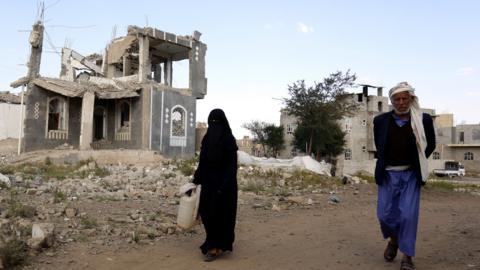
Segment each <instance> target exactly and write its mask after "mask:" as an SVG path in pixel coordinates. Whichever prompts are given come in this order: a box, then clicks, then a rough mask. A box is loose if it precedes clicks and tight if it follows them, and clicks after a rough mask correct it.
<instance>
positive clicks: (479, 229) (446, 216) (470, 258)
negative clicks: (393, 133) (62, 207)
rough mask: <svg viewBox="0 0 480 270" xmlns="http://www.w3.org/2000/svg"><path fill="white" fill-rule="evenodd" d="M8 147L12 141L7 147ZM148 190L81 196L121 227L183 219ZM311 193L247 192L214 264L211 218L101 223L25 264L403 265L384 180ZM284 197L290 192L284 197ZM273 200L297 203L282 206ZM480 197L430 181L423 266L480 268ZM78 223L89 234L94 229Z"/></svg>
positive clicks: (88, 207) (421, 239)
mask: <svg viewBox="0 0 480 270" xmlns="http://www.w3.org/2000/svg"><path fill="white" fill-rule="evenodd" d="M8 145H10V146H11V147H9V148H8V149H7V146H8ZM12 145H13V143H12V142H9V143H5V144H3V145H2V144H0V150H3V154H2V155H3V157H5V160H7V161H8V159H10V158H12V153H14V152H15V151H16V148H15V147H13V146H12ZM0 152H2V151H0ZM5 153H7V154H5ZM119 177H132V176H131V175H130V176H128V175H127V176H122V175H120V176H119ZM133 179H134V181H141V179H143V178H140V179H137V178H135V177H134V178H133ZM477 180H478V179H474V181H477ZM64 181H66V180H64ZM85 181H86V180H85ZM92 181H93V182H95V181H97V180H95V178H94V179H92ZM98 181H100V180H98ZM101 181H105V180H101ZM101 181H100V182H101ZM86 183H89V184H91V182H86ZM95 188H96V187H95ZM302 192H303V191H302ZM47 194H48V193H47ZM142 194H143V195H142V197H139V198H137V197H134V196H133V197H132V196H130V197H129V199H128V200H120V201H118V200H107V201H96V200H92V199H88V198H85V199H84V198H83V197H80V198H79V201H78V202H76V203H75V204H76V207H78V208H79V210H80V211H81V212H87V213H88V214H89V215H94V214H95V213H96V217H97V219H99V220H100V219H101V218H102V217H105V218H106V217H107V216H108V217H110V219H111V218H112V217H114V219H116V215H119V217H120V218H119V219H120V220H119V222H120V224H126V225H118V226H120V228H122V226H123V227H126V226H130V225H128V224H131V223H128V222H131V220H130V219H129V218H127V216H128V215H129V213H131V212H132V211H137V210H138V211H139V210H141V213H142V214H144V215H147V214H149V213H159V212H162V213H163V214H165V215H167V217H170V218H174V215H175V212H176V207H177V206H176V205H175V204H172V203H171V202H170V201H167V202H165V201H163V202H162V203H160V201H161V200H162V198H163V200H165V199H164V198H165V197H162V196H159V195H158V194H157V193H142ZM148 194H150V195H148ZM301 194H302V195H301V198H303V199H306V198H311V199H312V200H313V201H314V203H312V204H311V205H310V204H293V206H292V204H286V203H285V202H283V204H281V203H282V201H278V199H279V196H278V195H275V196H272V195H268V196H265V195H257V194H255V193H254V192H245V191H244V192H240V195H239V205H238V209H239V212H238V215H237V227H236V241H235V244H234V251H233V252H232V253H228V254H225V255H224V256H222V257H221V258H219V259H218V260H216V261H214V262H210V263H207V262H204V261H203V257H202V255H201V253H200V250H199V248H198V247H199V245H200V244H201V243H202V241H203V239H204V237H205V236H204V231H203V228H202V226H201V225H196V226H195V227H194V229H193V230H192V231H190V232H185V233H173V234H160V236H156V237H155V238H153V239H144V240H140V241H138V243H136V242H133V241H131V239H130V238H131V237H126V236H124V235H120V236H119V235H116V236H114V235H111V234H108V235H107V236H105V235H103V234H102V232H101V231H102V230H103V229H101V228H100V226H99V228H98V229H97V230H96V231H95V230H93V234H91V235H89V236H87V237H85V238H83V240H82V239H81V238H77V239H76V240H75V241H72V242H64V243H58V244H56V245H55V246H54V247H52V248H49V249H46V250H44V251H43V252H41V253H39V254H38V255H36V256H33V257H32V258H31V259H30V261H29V263H28V265H26V266H24V269H38V270H43V269H45V270H47V269H99V270H107V269H115V270H117V269H120V270H121V269H129V270H130V269H145V270H147V269H169V270H175V269H178V270H180V269H181V270H186V269H222V270H229V269H239V270H245V269H252V270H257V269H258V270H262V269H280V270H283V269H285V270H287V269H294V270H303V269H312V270H313V269H319V270H320V269H332V270H344V269H345V270H348V269H357V270H367V269H368V270H377V269H386V270H388V269H392V270H393V269H399V265H400V259H401V258H400V256H399V257H397V259H395V260H394V262H392V263H387V262H385V261H384V259H383V256H382V254H383V250H384V248H385V245H386V241H385V240H383V239H382V237H381V234H380V230H379V226H378V221H377V219H376V214H375V208H376V186H375V185H374V184H365V183H363V184H356V185H346V186H342V187H341V188H339V189H338V190H337V191H336V195H337V196H338V198H340V202H339V203H336V204H334V203H331V202H329V197H330V196H331V195H330V192H328V190H327V191H325V192H320V193H317V192H311V193H308V192H307V193H304V192H303V193H301ZM44 195H45V193H43V194H42V195H36V196H33V197H32V196H30V195H22V196H23V198H26V199H28V198H30V200H34V201H37V203H35V204H43V205H44V206H48V207H58V204H54V205H52V204H51V203H45V202H43V201H42V200H45V198H44V197H41V196H44ZM28 196H30V197H28ZM41 198H43V199H42V200H40V199H41ZM284 199H285V200H287V201H288V200H289V198H288V197H281V200H284ZM275 200H277V201H275ZM272 202H278V203H279V205H280V206H282V205H284V206H285V205H291V206H292V207H278V208H275V207H272ZM479 205H480V196H479V195H478V193H476V195H475V194H471V193H468V192H454V191H452V190H449V191H444V190H441V189H435V188H431V187H428V185H427V188H424V189H423V191H422V201H421V210H420V224H419V230H418V237H417V256H416V258H415V262H416V265H417V269H424V270H427V269H435V270H446V269H452V270H463V269H465V270H473V269H480V208H479ZM56 213H61V212H58V211H57V212H56ZM53 219H54V220H55V219H58V220H59V222H62V221H63V220H65V222H64V223H63V224H64V225H62V226H63V227H62V226H59V229H61V230H65V229H68V228H66V227H70V226H72V224H73V225H74V224H75V223H72V220H70V221H68V219H67V218H65V216H64V214H62V215H60V216H55V217H54V218H53ZM74 219H77V217H75V218H74ZM122 220H125V222H127V223H122V222H124V221H122ZM113 224H117V223H113ZM144 224H145V225H147V224H149V223H144ZM102 228H103V227H102ZM73 230H74V231H76V232H79V233H88V230H80V231H78V230H77V229H76V228H74V229H73ZM125 230H126V229H125ZM90 233H91V232H90ZM77 236H78V234H77ZM109 237H110V238H113V240H112V239H110V240H109V239H108V238H109ZM115 237H116V238H115ZM127 240H128V241H127ZM0 268H1V267H0Z"/></svg>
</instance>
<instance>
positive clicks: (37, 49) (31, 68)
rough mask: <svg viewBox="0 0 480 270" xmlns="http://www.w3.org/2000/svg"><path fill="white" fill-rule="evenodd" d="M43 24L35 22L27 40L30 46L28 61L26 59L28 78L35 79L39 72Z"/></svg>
mask: <svg viewBox="0 0 480 270" xmlns="http://www.w3.org/2000/svg"><path fill="white" fill-rule="evenodd" d="M43 29H44V27H43V24H42V23H41V22H37V23H36V24H34V25H33V29H32V32H31V33H30V38H29V42H30V45H31V46H32V50H31V53H30V61H28V74H27V78H28V79H29V80H32V79H35V78H37V77H38V76H39V74H40V62H41V60H42V46H43Z"/></svg>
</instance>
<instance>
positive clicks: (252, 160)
mask: <svg viewBox="0 0 480 270" xmlns="http://www.w3.org/2000/svg"><path fill="white" fill-rule="evenodd" d="M237 153H238V163H240V164H244V165H256V166H260V167H275V168H282V167H284V168H292V167H297V168H301V169H307V170H309V171H312V172H315V173H318V174H324V175H328V176H330V168H331V164H328V163H325V162H323V161H321V162H318V161H316V160H315V159H313V158H311V157H310V156H302V157H300V156H297V157H294V158H292V159H277V158H259V157H253V156H251V155H249V154H247V153H245V152H243V151H238V152H237Z"/></svg>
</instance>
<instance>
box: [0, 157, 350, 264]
mask: <svg viewBox="0 0 480 270" xmlns="http://www.w3.org/2000/svg"><path fill="white" fill-rule="evenodd" d="M196 165H197V163H196V161H195V160H187V161H181V160H180V161H178V160H165V161H164V162H162V163H160V164H155V165H148V166H147V165H138V164H137V165H131V164H114V165H108V166H100V165H98V164H97V162H95V161H94V160H86V161H81V162H79V163H77V164H52V161H51V160H49V159H48V158H46V159H45V161H44V162H41V163H25V164H21V165H8V164H4V165H1V166H0V195H1V196H0V198H1V199H0V252H2V250H6V249H7V247H9V245H11V244H12V243H17V244H16V245H17V248H22V249H24V248H25V247H27V248H28V252H29V253H31V254H36V253H39V252H42V251H45V250H46V249H52V248H53V250H55V249H56V248H61V246H62V245H67V244H69V243H71V242H85V243H88V244H89V245H92V248H91V251H90V252H94V253H95V252H100V251H99V250H100V249H99V248H98V247H99V246H100V247H101V246H110V247H112V246H113V248H115V247H118V248H120V247H122V246H124V245H126V244H127V245H129V244H141V243H152V242H154V241H159V240H160V239H162V238H165V237H169V236H173V235H176V234H192V233H196V230H198V229H199V228H200V227H199V226H196V227H194V228H193V229H191V230H188V231H185V230H182V229H180V228H179V227H177V226H176V224H175V220H176V214H177V207H178V202H179V196H180V195H179V194H178V189H179V187H180V186H182V185H184V184H185V183H187V182H189V181H191V180H192V178H193V176H192V174H193V172H194V170H195V167H196ZM1 179H3V180H1ZM238 183H239V189H240V191H239V205H240V207H252V208H255V209H257V208H260V209H265V210H271V211H282V210H288V209H295V208H298V207H310V206H312V205H314V204H317V203H319V202H322V203H328V201H329V199H328V198H329V196H332V195H335V194H336V195H335V196H337V198H338V197H340V196H341V195H339V194H341V193H342V192H345V191H350V190H352V189H355V187H353V186H343V185H342V183H341V180H340V179H338V178H331V177H328V176H326V175H319V174H315V173H312V172H310V171H308V170H302V169H298V168H296V169H289V168H287V169H285V168H262V167H258V166H255V165H248V166H243V165H240V166H239V172H238ZM357 189H358V188H357ZM335 203H340V200H338V202H335ZM94 246H96V247H97V248H94ZM0 255H1V254H0ZM3 263H4V264H5V262H3Z"/></svg>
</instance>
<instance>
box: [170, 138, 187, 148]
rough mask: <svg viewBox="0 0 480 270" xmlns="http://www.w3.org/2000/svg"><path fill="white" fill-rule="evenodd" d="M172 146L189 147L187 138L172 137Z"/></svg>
mask: <svg viewBox="0 0 480 270" xmlns="http://www.w3.org/2000/svg"><path fill="white" fill-rule="evenodd" d="M170 146H182V147H185V146H187V137H177V136H172V137H170Z"/></svg>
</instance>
